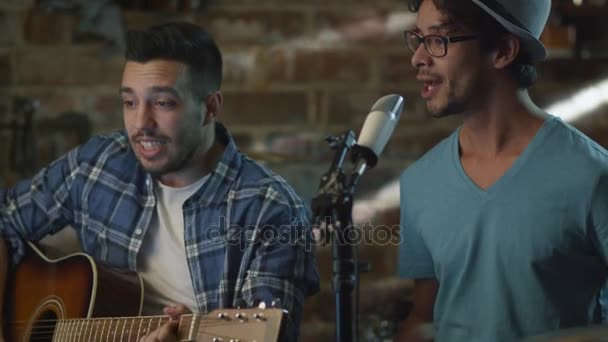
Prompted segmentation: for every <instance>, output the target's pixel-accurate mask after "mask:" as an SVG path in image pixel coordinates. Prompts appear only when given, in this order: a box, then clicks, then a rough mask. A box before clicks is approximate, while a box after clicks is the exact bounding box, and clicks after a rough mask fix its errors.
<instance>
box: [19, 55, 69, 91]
mask: <svg viewBox="0 0 608 342" xmlns="http://www.w3.org/2000/svg"><path fill="white" fill-rule="evenodd" d="M66 50H67V49H65V48H57V47H44V48H43V47H39V48H27V49H20V50H18V52H17V58H16V65H17V67H16V75H15V77H16V82H17V84H20V85H36V86H41V85H42V86H44V85H52V86H58V85H66V84H69V83H70V80H69V79H70V75H69V74H70V72H69V71H70V57H69V52H67V51H66Z"/></svg>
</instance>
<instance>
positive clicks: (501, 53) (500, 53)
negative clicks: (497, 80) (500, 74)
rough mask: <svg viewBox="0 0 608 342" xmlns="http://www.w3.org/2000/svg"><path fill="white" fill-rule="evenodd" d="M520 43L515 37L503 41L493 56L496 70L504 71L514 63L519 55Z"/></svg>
mask: <svg viewBox="0 0 608 342" xmlns="http://www.w3.org/2000/svg"><path fill="white" fill-rule="evenodd" d="M519 49H520V42H519V39H517V38H516V37H515V36H513V35H508V36H507V37H506V38H504V39H503V41H502V43H501V44H500V46H499V47H498V49H497V50H496V51H495V52H494V54H493V56H492V57H493V61H492V62H493V64H494V67H495V68H496V69H504V68H506V67H507V66H508V65H509V64H511V63H513V61H515V59H516V58H517V56H518V55H519Z"/></svg>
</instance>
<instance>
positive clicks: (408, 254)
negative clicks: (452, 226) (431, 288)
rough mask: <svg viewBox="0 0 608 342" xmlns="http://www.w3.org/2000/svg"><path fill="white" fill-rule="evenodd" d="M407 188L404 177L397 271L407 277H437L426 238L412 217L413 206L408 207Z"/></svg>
mask: <svg viewBox="0 0 608 342" xmlns="http://www.w3.org/2000/svg"><path fill="white" fill-rule="evenodd" d="M406 188H407V187H406V186H404V180H403V178H402V179H401V182H400V193H401V195H400V202H401V203H400V206H401V212H400V213H401V216H400V221H401V241H400V244H399V253H398V255H399V260H398V263H397V271H398V274H399V276H400V277H402V278H406V279H421V278H436V275H435V271H434V267H433V259H432V257H431V253H430V252H429V250H428V248H427V245H426V243H425V241H424V239H423V238H422V236H420V232H419V230H418V229H419V228H420V227H416V225H415V223H414V222H412V220H411V218H410V212H411V210H412V208H410V207H408V205H409V203H408V197H407V196H406V193H405V191H406V190H407V189H406Z"/></svg>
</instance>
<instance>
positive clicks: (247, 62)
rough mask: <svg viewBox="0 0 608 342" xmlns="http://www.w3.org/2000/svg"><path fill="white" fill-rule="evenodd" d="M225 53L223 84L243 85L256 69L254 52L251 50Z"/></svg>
mask: <svg viewBox="0 0 608 342" xmlns="http://www.w3.org/2000/svg"><path fill="white" fill-rule="evenodd" d="M222 53H223V71H222V74H223V81H222V82H223V84H231V83H232V84H243V83H246V82H247V81H248V80H249V79H250V78H251V74H252V73H253V71H254V68H256V65H255V56H254V52H253V51H250V50H227V51H226V50H225V51H222Z"/></svg>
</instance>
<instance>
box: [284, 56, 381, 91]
mask: <svg viewBox="0 0 608 342" xmlns="http://www.w3.org/2000/svg"><path fill="white" fill-rule="evenodd" d="M370 75H371V65H370V61H369V57H367V56H365V55H364V54H361V53H360V52H359V51H351V50H304V49H302V50H298V51H296V56H295V70H294V77H293V81H295V82H332V83H351V82H356V83H365V82H368V81H369V80H370Z"/></svg>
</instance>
